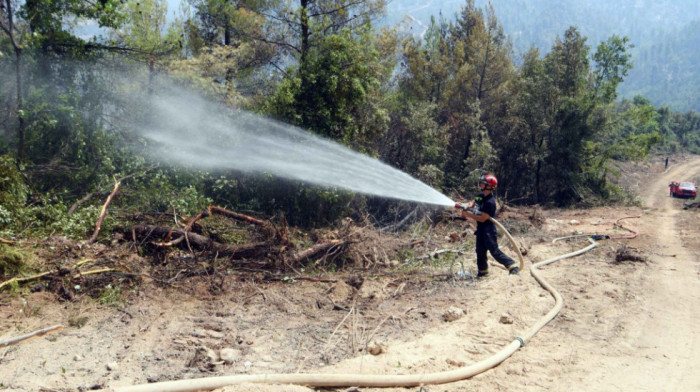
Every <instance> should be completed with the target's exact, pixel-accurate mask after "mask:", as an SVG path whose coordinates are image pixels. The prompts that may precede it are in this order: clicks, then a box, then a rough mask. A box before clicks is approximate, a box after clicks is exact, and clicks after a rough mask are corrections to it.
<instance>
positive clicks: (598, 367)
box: [0, 156, 700, 392]
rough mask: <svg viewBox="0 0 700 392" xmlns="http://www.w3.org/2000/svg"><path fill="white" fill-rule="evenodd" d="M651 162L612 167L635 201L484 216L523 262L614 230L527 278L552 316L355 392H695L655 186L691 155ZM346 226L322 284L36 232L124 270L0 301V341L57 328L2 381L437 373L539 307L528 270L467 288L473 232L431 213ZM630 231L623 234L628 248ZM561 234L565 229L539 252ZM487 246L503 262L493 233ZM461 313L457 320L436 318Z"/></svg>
mask: <svg viewBox="0 0 700 392" xmlns="http://www.w3.org/2000/svg"><path fill="white" fill-rule="evenodd" d="M664 159H665V157H652V158H650V159H649V161H648V162H646V163H644V164H622V165H621V170H622V172H623V175H622V176H621V177H620V181H621V182H622V183H623V184H625V185H626V186H630V187H631V189H634V190H638V191H639V193H640V194H641V196H642V199H643V203H644V204H643V207H639V206H630V207H603V208H592V209H587V210H573V209H572V210H566V209H542V208H540V207H523V208H514V207H508V208H506V209H505V210H504V211H503V212H502V214H501V215H500V216H499V221H501V223H503V224H504V225H505V226H506V227H507V228H508V230H509V231H510V232H511V233H512V234H513V235H514V237H515V239H516V242H517V243H518V246H519V247H520V248H521V250H522V251H523V253H525V260H526V265H529V264H530V263H531V262H532V263H534V262H538V261H543V260H547V259H550V258H552V257H555V256H558V255H561V254H564V253H568V252H572V251H574V250H578V249H581V248H583V247H584V246H586V245H588V242H587V241H586V240H585V237H582V236H581V235H582V234H604V235H609V236H611V237H613V239H611V240H606V241H601V242H600V246H599V247H597V248H596V249H594V250H592V251H590V252H587V253H585V254H583V255H581V256H578V257H576V258H571V259H566V260H562V261H560V262H557V263H554V264H551V265H548V266H546V267H544V268H542V271H543V272H542V274H543V275H544V276H545V277H546V279H547V280H548V281H550V282H551V283H552V284H553V285H554V286H555V287H556V288H557V289H558V290H559V291H560V293H561V294H562V296H563V297H564V301H565V304H564V308H563V309H562V311H561V312H560V314H559V315H558V316H557V317H556V318H555V319H554V320H553V321H552V322H550V323H549V324H547V325H546V326H545V327H544V328H543V329H542V330H541V331H540V332H539V333H537V334H536V335H535V336H534V337H533V338H532V339H531V340H530V341H529V342H528V344H527V345H526V346H524V347H523V348H521V349H520V350H518V351H517V352H516V353H515V354H514V355H513V356H511V357H510V358H508V359H507V360H505V361H504V362H503V363H502V364H500V365H499V366H497V367H495V368H493V369H491V370H488V371H486V372H484V373H482V374H480V375H477V376H474V377H472V378H471V379H468V380H464V381H460V382H456V383H451V384H445V385H429V386H424V387H422V388H419V387H413V388H384V389H376V388H359V389H357V390H361V391H408V390H410V391H414V390H415V391H417V390H419V389H420V390H422V391H467V390H469V391H498V390H503V391H506V390H507V391H531V390H562V389H565V388H566V389H570V390H596V391H617V390H632V389H633V388H634V389H636V390H641V391H658V390H665V391H669V390H678V391H687V390H698V387H699V386H700V379H699V378H698V377H699V376H698V375H697V374H696V373H697V372H696V371H694V370H693V369H696V365H695V364H697V363H698V360H700V357H699V355H700V347H699V346H698V338H697V336H700V320H698V317H699V316H698V315H696V314H695V313H696V312H695V309H696V308H697V305H698V303H699V302H698V301H700V300H699V298H700V290H699V281H698V277H699V274H700V264H699V263H698V259H697V255H698V254H699V253H700V240H698V238H700V236H698V229H699V225H698V223H697V222H698V218H700V209H688V210H683V208H682V207H683V204H684V203H685V202H687V201H684V200H681V199H672V198H670V197H669V196H668V189H667V188H664V186H665V185H664V182H668V181H669V178H671V179H676V178H675V177H670V176H678V175H688V176H690V177H691V178H688V179H689V180H695V182H696V183H698V182H699V181H697V180H698V179H699V178H700V160H698V159H697V157H694V156H673V157H671V159H670V162H669V167H668V168H666V167H664ZM679 180H680V178H679ZM683 180H685V179H683ZM657 188H658V189H657ZM636 216H639V218H633V217H636ZM625 217H628V219H624V220H621V221H618V219H620V218H625ZM616 222H617V223H618V225H616ZM356 225H357V224H356ZM356 229H357V230H358V231H359V232H360V233H359V238H361V240H360V241H359V242H358V244H356V247H355V248H352V249H350V250H349V252H355V254H354V256H353V259H354V260H355V263H354V264H353V265H350V266H348V265H345V266H343V267H344V268H342V272H340V273H333V274H331V273H327V272H323V271H328V267H329V266H328V265H318V266H314V265H309V267H308V268H307V269H306V270H303V271H296V273H294V274H288V275H271V274H270V273H269V272H267V271H259V270H255V269H253V268H251V269H250V270H244V269H240V268H232V269H230V270H223V271H222V270H220V269H212V268H209V267H210V266H208V265H206V262H201V263H202V265H199V266H191V265H190V266H189V267H192V268H189V269H187V271H191V270H195V271H197V273H196V274H192V273H189V272H187V271H185V272H182V270H184V268H181V267H182V266H180V265H178V264H177V262H176V261H177V260H175V259H176V258H174V259H173V260H171V261H170V263H171V264H166V265H152V262H151V261H150V260H149V259H147V258H142V257H139V256H137V255H135V253H134V249H133V248H130V245H129V244H115V245H114V246H103V245H94V246H86V245H78V244H75V243H71V242H66V241H63V240H61V239H51V240H50V241H49V242H50V244H49V246H48V247H47V248H46V249H47V251H50V252H49V253H47V254H46V257H47V259H51V260H59V261H60V260H63V261H60V262H62V263H64V264H66V265H69V266H71V265H72V266H74V265H75V264H77V263H79V262H80V260H85V259H94V260H103V261H104V262H105V263H106V262H109V265H115V264H119V265H122V266H124V267H128V269H129V270H131V271H133V273H131V274H129V273H125V274H122V275H109V274H108V275H105V276H108V277H109V278H105V277H102V276H101V275H100V274H96V275H95V276H92V275H90V276H84V277H82V279H94V280H91V281H90V282H89V283H90V284H85V287H92V288H95V287H100V284H101V283H103V284H104V286H102V287H101V290H100V292H99V293H94V292H93V293H89V292H82V291H81V289H80V288H76V287H75V285H73V284H72V283H74V281H73V280H70V281H71V286H70V287H64V290H60V289H59V288H60V287H61V285H62V284H64V286H65V282H66V281H67V280H68V279H67V278H64V279H59V280H57V281H51V282H49V285H53V286H51V288H52V289H53V290H50V291H46V290H45V289H42V287H37V288H36V290H35V291H36V292H34V293H25V294H23V295H17V294H11V293H7V292H3V293H0V340H4V339H7V338H10V337H13V336H17V335H21V334H23V333H27V332H30V331H34V330H38V329H41V328H44V327H47V326H49V325H53V324H62V325H63V326H64V329H63V331H61V332H59V333H56V334H52V335H47V336H45V337H41V338H38V339H34V340H31V341H28V342H25V343H22V344H18V345H14V346H10V347H7V348H2V349H0V385H1V387H0V388H3V389H5V390H8V391H36V390H42V389H43V390H52V391H55V390H58V391H63V390H90V389H100V388H107V387H117V386H127V385H133V384H143V383H151V382H158V381H167V380H179V379H186V378H200V377H210V376H219V375H234V374H267V373H311V372H314V373H343V374H354V373H356V374H427V373H432V372H442V371H447V370H454V369H458V368H460V367H463V366H467V365H470V364H472V363H475V362H478V361H481V360H483V359H485V358H487V357H489V356H490V355H491V354H493V353H495V352H497V351H499V350H501V349H502V348H503V347H504V346H505V345H507V344H508V343H510V342H511V341H512V340H513V338H514V337H515V336H518V335H519V334H520V333H521V332H522V331H524V330H526V329H528V328H529V327H530V326H531V325H532V324H533V323H534V322H536V321H537V320H539V318H540V317H541V316H542V315H544V314H546V313H547V312H548V311H549V309H550V308H551V307H552V306H553V303H554V301H553V299H552V297H551V296H550V294H549V293H547V292H546V291H545V290H543V289H542V288H541V287H540V285H539V284H538V283H537V282H535V280H534V279H532V278H531V276H530V274H529V272H528V271H527V270H526V271H523V272H522V273H521V274H520V276H510V275H508V274H507V273H506V272H505V271H501V270H499V269H497V268H496V267H495V266H494V267H492V273H491V274H490V276H489V277H488V278H486V279H483V280H475V279H473V278H472V277H471V276H472V275H473V273H474V269H475V265H474V264H475V263H474V256H473V236H472V235H471V231H473V227H471V226H470V225H469V224H468V223H466V222H463V221H460V220H454V219H448V218H447V217H445V219H442V220H439V222H438V223H437V224H431V223H430V222H425V223H424V224H422V225H416V226H414V229H412V230H410V231H409V232H407V233H404V234H402V235H401V236H399V235H394V234H386V233H377V232H372V231H371V230H369V229H367V228H363V227H361V226H360V225H357V228H356ZM634 232H637V233H639V234H638V236H636V238H634V239H625V237H631V236H633V233H634ZM564 236H574V237H573V238H571V239H568V240H562V241H558V242H557V243H552V240H553V239H554V238H558V237H564ZM500 243H501V247H502V248H504V250H505V251H506V252H507V253H509V254H511V255H514V254H515V253H514V252H513V249H510V248H509V247H508V246H507V245H506V244H507V241H506V240H505V238H501V240H500ZM37 246H39V245H37ZM357 260H360V261H359V262H358V261H357ZM59 261H55V262H59ZM138 265H141V266H144V268H142V269H137V266H138ZM98 267H100V265H93V266H91V268H98ZM195 267H198V268H195ZM321 267H323V268H321ZM164 270H166V271H167V274H163V273H162V271H164ZM137 271H138V273H137ZM157 271H160V275H159V274H158V273H156V272H157ZM68 272H70V273H72V274H74V273H75V271H67V273H68ZM71 276H73V275H71ZM73 277H74V276H73ZM99 279H104V282H101V281H99ZM115 279H117V281H115ZM117 288H118V289H117ZM56 293H58V294H56ZM110 295H111V296H110ZM460 311H461V312H462V313H463V314H464V315H463V316H462V317H461V318H458V317H459V316H457V317H450V315H453V314H458V313H460ZM453 318H456V319H455V320H453ZM448 320H452V321H448ZM369 352H372V353H374V354H377V355H373V354H371V353H369ZM222 390H225V391H244V390H245V391H270V392H272V391H303V390H309V389H308V388H306V387H302V386H275V385H239V386H230V387H226V388H223V389H222ZM330 390H337V391H346V390H348V388H335V389H333V388H330Z"/></svg>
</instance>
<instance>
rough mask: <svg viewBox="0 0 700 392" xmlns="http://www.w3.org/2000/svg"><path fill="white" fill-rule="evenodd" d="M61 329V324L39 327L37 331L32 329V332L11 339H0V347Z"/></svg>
mask: <svg viewBox="0 0 700 392" xmlns="http://www.w3.org/2000/svg"><path fill="white" fill-rule="evenodd" d="M62 329H63V325H54V326H53V327H48V328H44V329H40V330H38V331H34V332H32V333H28V334H26V335H22V336H18V337H16V338H12V339H8V340H1V341H0V347H7V346H12V345H13V344H17V343H22V342H24V341H27V340H30V339H34V338H38V337H39V336H44V335H46V334H50V333H54V332H58V331H60V330H62Z"/></svg>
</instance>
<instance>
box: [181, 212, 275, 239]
mask: <svg viewBox="0 0 700 392" xmlns="http://www.w3.org/2000/svg"><path fill="white" fill-rule="evenodd" d="M214 214H215V215H221V216H225V217H227V218H231V219H235V220H238V221H242V222H246V223H250V224H254V225H257V226H261V227H262V228H263V229H264V230H266V231H267V232H268V234H270V235H274V236H275V238H276V239H277V241H279V242H281V243H283V244H285V245H286V244H289V239H288V236H285V235H284V234H283V232H282V231H280V230H278V229H277V227H275V225H274V224H272V222H270V221H264V220H261V219H257V218H253V217H252V216H249V215H245V214H240V213H238V212H233V211H229V210H227V209H225V208H221V207H217V206H209V207H207V208H206V209H205V210H204V211H202V212H201V213H199V214H197V216H195V217H194V218H192V219H190V220H189V222H188V223H187V226H185V231H190V230H191V229H192V226H193V225H194V224H195V222H197V221H198V220H199V219H202V218H206V217H208V216H211V215H214ZM284 232H286V227H285V230H284Z"/></svg>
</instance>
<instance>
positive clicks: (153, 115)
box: [138, 86, 455, 207]
mask: <svg viewBox="0 0 700 392" xmlns="http://www.w3.org/2000/svg"><path fill="white" fill-rule="evenodd" d="M157 91H159V93H154V94H153V95H150V96H149V97H147V99H144V100H143V102H142V104H143V105H145V107H147V108H148V109H147V110H145V112H146V113H147V116H146V119H145V121H142V122H141V123H140V124H138V129H139V130H140V132H141V134H142V135H143V136H145V137H146V138H147V139H150V140H151V141H152V142H153V143H152V144H153V145H152V146H149V147H148V148H149V150H148V151H146V153H147V154H148V155H150V156H151V157H152V158H154V159H155V160H158V161H165V162H167V163H169V164H173V165H178V166H186V167H192V168H196V169H204V170H236V171H240V172H245V173H258V174H261V173H270V174H272V175H275V176H279V177H282V178H287V179H292V180H298V181H302V182H306V183H311V184H316V185H320V186H328V187H337V188H341V189H346V190H350V191H353V192H358V193H362V194H367V195H376V196H381V197H386V198H392V199H400V200H408V201H414V202H418V203H425V204H432V205H438V206H445V207H452V206H454V204H455V203H454V202H453V201H452V200H450V198H448V197H447V196H445V195H443V194H442V193H440V192H438V191H437V190H435V189H433V188H432V187H430V186H428V185H426V184H425V183H423V182H421V181H419V180H418V179H416V178H413V177H411V176H410V175H408V174H406V173H404V172H402V171H400V170H398V169H395V168H393V167H391V166H389V165H387V164H385V163H382V162H380V161H379V160H378V159H375V158H372V157H369V156H367V155H363V154H361V153H359V152H355V151H352V150H351V149H349V148H347V147H345V146H343V145H341V144H339V143H336V142H334V141H331V140H328V139H324V138H321V137H318V136H316V135H313V134H311V133H309V132H306V131H304V130H302V129H300V128H298V127H295V126H291V125H288V124H284V123H281V122H278V121H275V120H271V119H268V118H264V117H261V116H258V115H255V114H253V113H250V112H246V111H242V110H230V109H226V108H222V107H221V105H218V104H215V103H212V102H210V101H207V100H206V99H204V98H202V97H199V96H195V95H193V94H192V93H188V92H186V91H184V90H182V89H180V88H177V87H173V86H166V87H164V88H162V89H158V90H157Z"/></svg>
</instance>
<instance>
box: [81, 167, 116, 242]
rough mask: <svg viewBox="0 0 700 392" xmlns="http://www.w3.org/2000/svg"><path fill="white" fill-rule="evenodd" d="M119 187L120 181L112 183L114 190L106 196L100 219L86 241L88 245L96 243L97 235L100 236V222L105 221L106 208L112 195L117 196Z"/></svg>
mask: <svg viewBox="0 0 700 392" xmlns="http://www.w3.org/2000/svg"><path fill="white" fill-rule="evenodd" d="M119 185H121V180H117V182H115V183H114V190H112V193H110V194H109V196H107V200H106V201H105V204H104V205H103V206H102V211H100V217H99V218H98V219H97V224H96V225H95V232H94V233H92V237H90V239H89V240H88V241H87V242H88V244H91V243H93V242H95V241H97V235H98V234H100V229H101V228H102V222H103V221H104V219H105V215H107V206H109V203H111V202H112V198H113V197H114V195H115V194H117V191H118V190H119Z"/></svg>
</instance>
